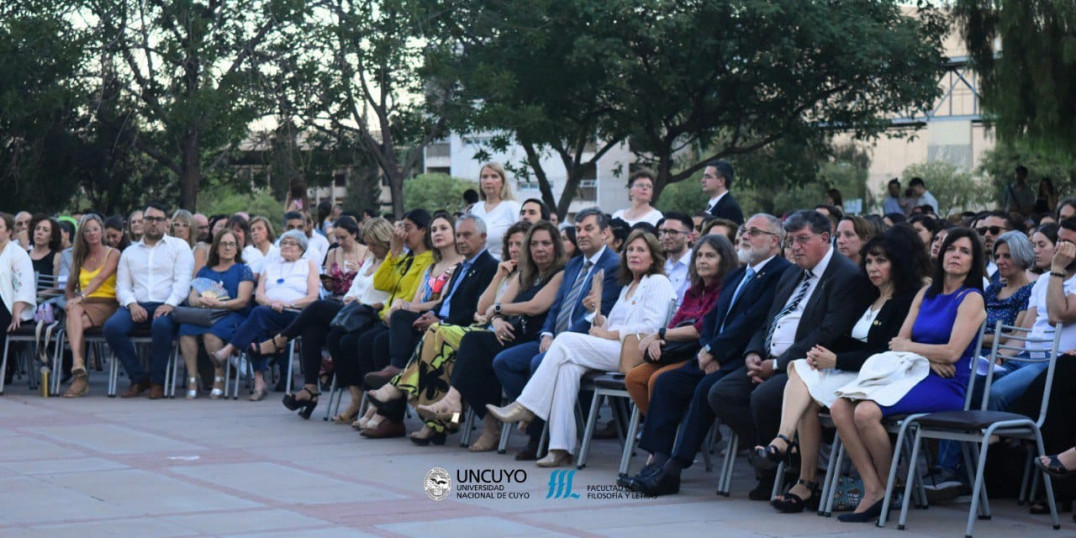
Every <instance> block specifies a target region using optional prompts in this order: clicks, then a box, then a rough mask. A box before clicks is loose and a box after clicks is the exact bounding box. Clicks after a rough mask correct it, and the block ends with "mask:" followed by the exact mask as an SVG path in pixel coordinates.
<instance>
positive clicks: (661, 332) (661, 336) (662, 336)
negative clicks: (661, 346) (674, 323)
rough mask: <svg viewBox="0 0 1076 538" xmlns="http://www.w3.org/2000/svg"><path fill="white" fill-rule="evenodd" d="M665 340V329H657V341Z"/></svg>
mask: <svg viewBox="0 0 1076 538" xmlns="http://www.w3.org/2000/svg"><path fill="white" fill-rule="evenodd" d="M664 339H665V327H662V328H660V329H658V340H664Z"/></svg>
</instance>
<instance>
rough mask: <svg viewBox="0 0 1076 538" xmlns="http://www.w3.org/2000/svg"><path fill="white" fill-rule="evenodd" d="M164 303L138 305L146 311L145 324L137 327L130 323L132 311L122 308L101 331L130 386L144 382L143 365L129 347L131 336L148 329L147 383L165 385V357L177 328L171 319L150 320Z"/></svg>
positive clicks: (166, 367) (166, 363)
mask: <svg viewBox="0 0 1076 538" xmlns="http://www.w3.org/2000/svg"><path fill="white" fill-rule="evenodd" d="M163 304H164V303H138V306H141V307H142V308H144V309H145V310H146V321H143V322H142V323H137V322H135V321H134V320H133V319H131V311H130V310H128V309H127V307H125V306H121V307H120V308H119V310H116V313H115V314H112V317H110V318H108V321H106V322H105V325H104V327H102V332H103V333H104V335H105V340H106V341H107V342H108V346H109V347H110V348H112V352H113V353H115V354H116V357H117V358H118V359H119V361H120V363H121V364H123V368H124V370H126V371H127V377H129V378H131V383H139V382H141V381H144V380H145V379H146V373H145V371H144V370H143V369H142V361H141V360H139V358H138V354H137V353H135V348H134V344H132V343H131V337H130V335H131V333H132V332H134V331H135V329H138V328H146V327H149V329H150V335H151V336H152V337H153V354H152V355H151V357H150V363H149V380H150V382H151V383H153V384H155V385H164V377H165V371H166V370H167V369H168V356H169V355H170V354H171V353H172V341H173V340H174V339H175V334H176V324H174V323H172V316H170V315H169V316H161V317H159V318H157V319H153V313H154V312H156V311H157V309H158V308H160V307H161V305H163Z"/></svg>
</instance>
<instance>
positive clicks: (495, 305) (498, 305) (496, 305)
mask: <svg viewBox="0 0 1076 538" xmlns="http://www.w3.org/2000/svg"><path fill="white" fill-rule="evenodd" d="M493 313H494V314H500V313H501V303H493Z"/></svg>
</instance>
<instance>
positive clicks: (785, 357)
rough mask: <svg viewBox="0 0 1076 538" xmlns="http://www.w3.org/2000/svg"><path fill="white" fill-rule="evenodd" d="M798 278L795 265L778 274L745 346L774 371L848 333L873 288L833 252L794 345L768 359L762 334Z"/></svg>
mask: <svg viewBox="0 0 1076 538" xmlns="http://www.w3.org/2000/svg"><path fill="white" fill-rule="evenodd" d="M830 248H833V247H830ZM802 276H803V268H802V267H800V266H798V265H792V266H791V267H789V268H788V269H786V270H785V272H784V274H783V275H781V280H780V281H779V282H778V283H777V292H776V294H774V297H773V304H771V305H770V311H769V313H768V314H766V319H765V320H763V322H762V324H761V325H759V326H758V327H756V330H755V334H754V336H752V338H751V342H750V343H749V344H748V346H747V353H758V354H759V356H761V357H763V358H764V359H765V358H774V359H777V369H778V370H782V371H784V370H786V369H787V368H788V363H790V362H792V361H793V360H795V359H802V358H804V357H806V356H807V351H808V350H810V349H811V348H812V347H814V346H816V345H821V346H825V347H827V348H829V347H831V346H833V343H834V342H836V341H837V339H838V338H840V337H841V336H843V335H846V334H849V333H851V332H852V326H853V325H855V323H856V320H857V319H859V316H861V315H863V310H864V309H866V308H867V305H868V304H870V302H871V295H872V293H873V289H874V288H872V287H871V284H870V281H869V280H867V276H866V275H864V274H863V272H862V271H860V269H859V267H856V264H854V263H852V261H851V260H849V259H848V258H845V257H844V256H843V255H841V253H839V252H836V251H835V250H834V252H833V258H832V259H831V260H830V262H829V266H827V267H826V271H825V272H824V273H822V276H821V278H819V280H818V284H817V285H816V286H815V288H814V291H813V292H812V293H811V297H810V298H809V299H808V300H807V304H806V305H805V306H804V307H803V315H802V317H801V318H800V322H799V325H798V326H797V327H796V343H794V344H792V345H791V346H790V347H789V348H788V349H787V350H785V352H784V353H782V354H781V355H780V356H778V357H770V353H769V350H768V349H764V346H763V344H764V343H765V340H766V333H767V332H769V329H770V325H772V324H773V318H774V317H776V316H777V314H779V313H780V312H781V310H783V309H784V307H785V303H787V302H788V299H789V297H791V296H792V293H793V292H794V291H795V289H796V287H797V286H796V285H797V284H798V283H799V281H800V278H801V277H802Z"/></svg>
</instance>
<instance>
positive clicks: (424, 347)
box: [391, 325, 485, 433]
mask: <svg viewBox="0 0 1076 538" xmlns="http://www.w3.org/2000/svg"><path fill="white" fill-rule="evenodd" d="M483 330H485V328H484V327H481V326H477V325H476V326H469V327H461V326H459V325H433V326H431V327H430V328H429V329H426V334H425V335H424V336H423V337H422V341H420V342H419V344H418V345H417V346H415V351H414V352H413V353H412V354H411V359H410V360H408V361H407V366H405V367H404V370H403V371H402V372H400V373H399V374H398V375H397V376H396V377H394V378H392V381H391V383H392V384H393V386H395V387H396V388H398V389H400V390H402V391H404V392H405V393H407V395H408V398H409V399H410V402H411V405H415V406H418V405H429V404H432V403H435V402H437V401H440V400H441V398H443V397H444V396H445V393H447V392H448V389H449V386H450V384H451V379H452V367H453V366H454V365H455V363H456V351H458V350H459V347H460V340H463V335H465V334H467V333H469V332H472V331H483ZM426 425H427V426H429V427H430V428H431V429H433V430H434V431H435V432H439V433H444V432H447V431H448V430H449V429H450V424H448V423H447V422H444V421H440V420H432V419H431V420H427V421H426ZM453 429H454V428H453Z"/></svg>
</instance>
